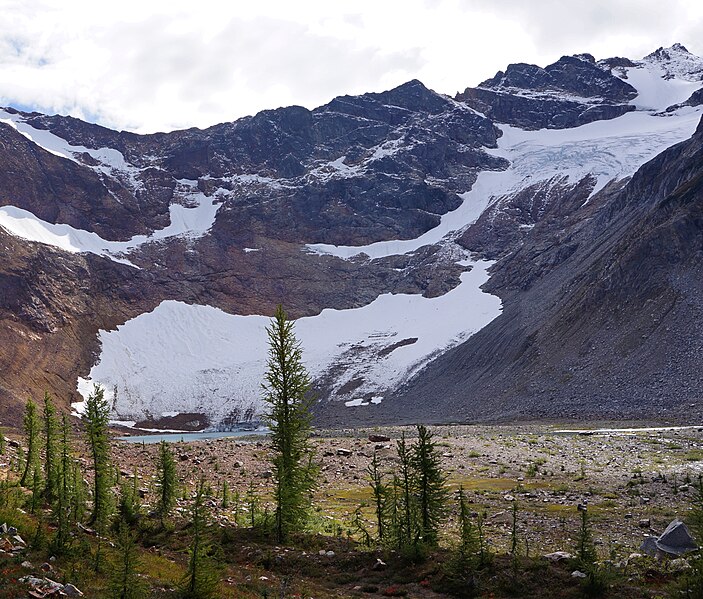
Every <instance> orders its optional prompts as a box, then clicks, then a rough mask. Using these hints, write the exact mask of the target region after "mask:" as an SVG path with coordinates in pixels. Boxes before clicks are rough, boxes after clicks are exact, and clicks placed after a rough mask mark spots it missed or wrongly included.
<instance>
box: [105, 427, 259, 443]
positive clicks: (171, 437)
mask: <svg viewBox="0 0 703 599" xmlns="http://www.w3.org/2000/svg"><path fill="white" fill-rule="evenodd" d="M268 433H269V429H267V428H260V429H254V430H239V431H211V432H205V433H187V432H183V433H173V432H171V433H164V434H159V433H156V434H152V435H130V436H129V437H116V439H117V440H118V441H125V442H127V443H161V441H166V442H167V443H178V442H180V441H184V442H189V441H202V440H204V439H226V438H229V437H260V436H263V435H268Z"/></svg>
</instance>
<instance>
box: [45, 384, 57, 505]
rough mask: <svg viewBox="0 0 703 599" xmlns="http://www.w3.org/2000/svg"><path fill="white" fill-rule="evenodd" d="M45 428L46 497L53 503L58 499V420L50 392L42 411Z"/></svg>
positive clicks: (46, 396)
mask: <svg viewBox="0 0 703 599" xmlns="http://www.w3.org/2000/svg"><path fill="white" fill-rule="evenodd" d="M42 420H43V429H44V478H45V480H46V483H45V486H44V499H46V501H47V502H48V503H49V504H51V503H53V502H54V500H55V499H56V486H57V484H58V461H59V457H58V454H57V451H58V446H57V443H58V434H59V431H58V428H59V427H58V421H57V419H56V408H55V407H54V404H53V402H52V401H51V396H50V395H49V393H47V392H45V393H44V409H43V411H42Z"/></svg>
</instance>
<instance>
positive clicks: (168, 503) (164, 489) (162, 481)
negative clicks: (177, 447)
mask: <svg viewBox="0 0 703 599" xmlns="http://www.w3.org/2000/svg"><path fill="white" fill-rule="evenodd" d="M156 472H157V473H156V483H157V485H158V487H159V497H158V500H157V503H156V513H157V514H158V515H159V518H160V520H161V526H162V527H163V526H164V525H165V523H164V521H165V519H166V518H168V516H169V514H170V513H171V510H172V509H173V506H174V505H175V504H176V497H177V496H178V489H177V484H178V479H177V477H176V461H175V460H174V459H173V452H172V451H171V449H170V448H169V447H168V444H167V443H166V441H161V443H160V444H159V457H158V460H157V468H156Z"/></svg>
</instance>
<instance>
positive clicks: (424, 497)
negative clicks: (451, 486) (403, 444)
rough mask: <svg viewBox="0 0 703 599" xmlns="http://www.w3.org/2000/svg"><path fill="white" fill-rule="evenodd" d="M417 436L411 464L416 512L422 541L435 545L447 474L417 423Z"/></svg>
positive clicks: (426, 433)
mask: <svg viewBox="0 0 703 599" xmlns="http://www.w3.org/2000/svg"><path fill="white" fill-rule="evenodd" d="M417 432H418V439H417V443H416V444H415V445H414V446H413V448H412V466H413V468H414V470H415V485H416V495H417V504H418V512H419V514H418V515H419V526H420V533H421V535H422V541H423V543H424V544H426V545H428V546H430V547H436V546H437V542H438V537H437V532H438V529H439V524H440V522H441V520H442V518H443V517H444V515H445V513H446V507H447V500H448V497H449V496H448V492H447V488H446V481H447V476H446V474H445V473H444V472H443V470H442V464H441V461H442V459H441V454H440V452H439V449H438V448H437V444H436V443H435V441H434V440H433V439H432V436H433V435H432V433H431V432H430V431H429V430H427V428H426V427H424V426H422V425H420V426H418V427H417Z"/></svg>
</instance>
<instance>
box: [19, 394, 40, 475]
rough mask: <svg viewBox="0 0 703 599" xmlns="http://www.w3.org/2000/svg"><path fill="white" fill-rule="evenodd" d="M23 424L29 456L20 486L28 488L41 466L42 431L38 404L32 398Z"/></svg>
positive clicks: (26, 408) (28, 403) (27, 406)
mask: <svg viewBox="0 0 703 599" xmlns="http://www.w3.org/2000/svg"><path fill="white" fill-rule="evenodd" d="M23 424H24V435H25V440H26V441H27V455H26V461H25V463H24V470H23V472H22V478H21V479H20V485H22V486H23V487H26V486H27V484H28V483H29V482H30V479H32V480H33V477H34V470H35V469H36V468H37V467H38V466H39V443H40V439H39V435H40V431H41V423H40V421H39V415H38V414H37V404H35V403H34V401H33V400H32V399H31V398H30V399H29V400H28V401H27V405H26V407H25V411H24V420H23Z"/></svg>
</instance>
